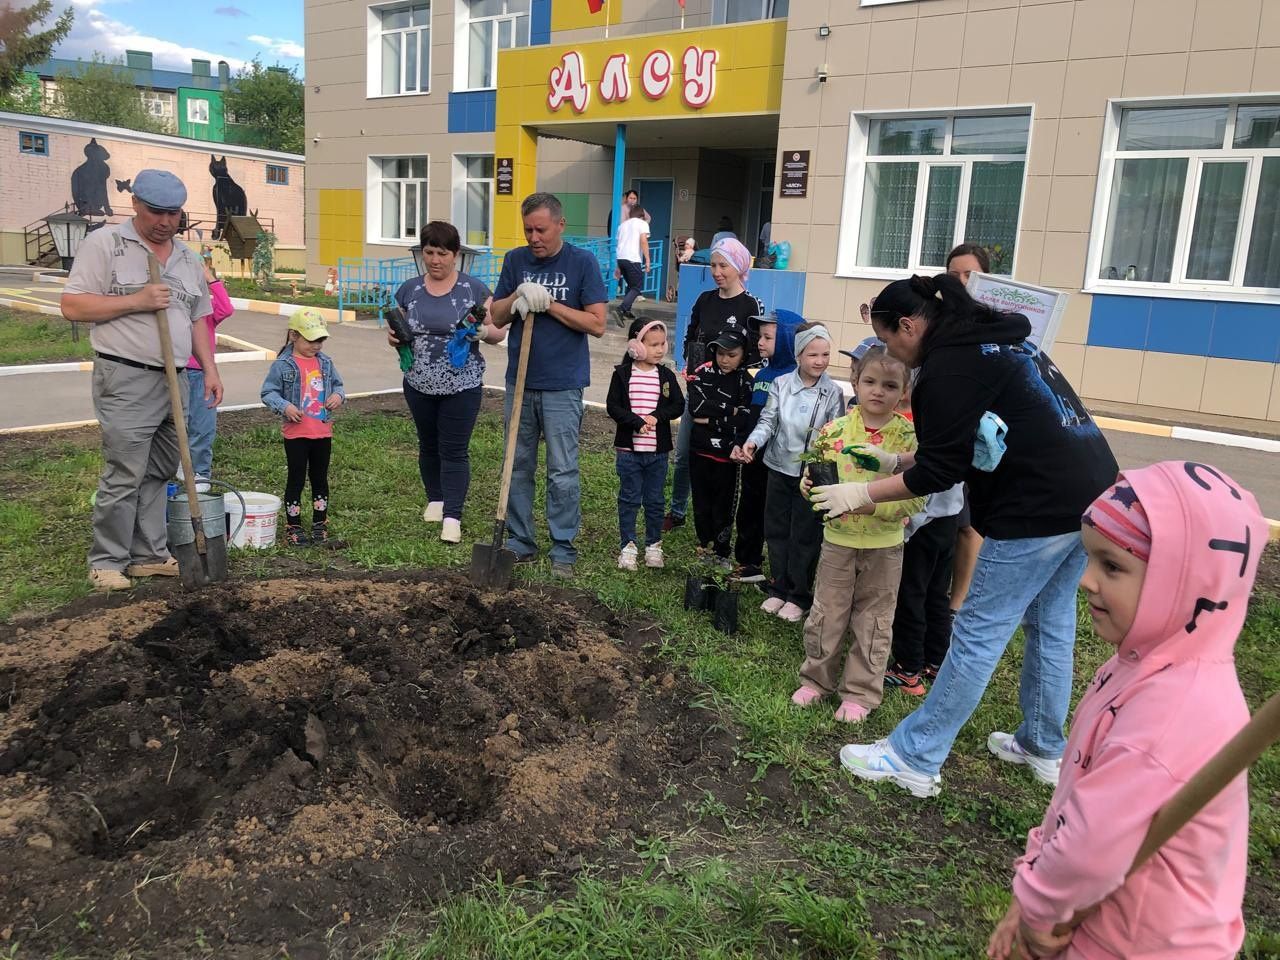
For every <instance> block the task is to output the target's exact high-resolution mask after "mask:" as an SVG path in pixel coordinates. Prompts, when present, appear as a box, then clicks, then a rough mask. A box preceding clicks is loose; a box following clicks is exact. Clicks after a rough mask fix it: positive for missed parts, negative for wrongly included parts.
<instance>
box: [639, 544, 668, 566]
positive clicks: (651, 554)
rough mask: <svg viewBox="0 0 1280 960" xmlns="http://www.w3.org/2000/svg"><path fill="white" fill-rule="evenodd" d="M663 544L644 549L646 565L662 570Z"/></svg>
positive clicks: (651, 545) (650, 545)
mask: <svg viewBox="0 0 1280 960" xmlns="http://www.w3.org/2000/svg"><path fill="white" fill-rule="evenodd" d="M663 563H664V561H663V559H662V544H660V543H651V544H649V546H647V547H645V548H644V565H645V566H646V567H650V568H652V569H654V570H661V569H662V566H663Z"/></svg>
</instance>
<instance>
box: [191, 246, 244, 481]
mask: <svg viewBox="0 0 1280 960" xmlns="http://www.w3.org/2000/svg"><path fill="white" fill-rule="evenodd" d="M204 275H205V279H206V280H208V281H209V298H210V299H211V300H212V301H213V313H211V314H209V315H208V316H207V317H204V318H202V319H201V320H197V321H196V324H195V326H194V327H193V328H192V330H191V335H192V336H193V337H208V338H209V346H210V347H216V346H217V343H216V341H217V327H218V324H220V323H221V322H222V321H223V320H225V319H227V317H229V316H231V314H233V313H235V307H234V306H232V304H231V298H230V297H229V296H227V288H226V287H224V286H223V285H222V281H221V280H219V279H218V277H217V274H215V273H214V272H213V269H212V268H211V267H210V266H209V264H208V262H206V263H205V266H204ZM217 432H218V411H217V410H216V409H215V408H213V407H210V406H209V405H208V404H207V403H206V402H205V399H204V371H203V370H201V369H200V361H199V360H197V359H196V358H195V355H194V354H192V356H190V357H188V358H187V442H188V443H190V444H191V466H192V468H193V469H194V470H195V472H196V477H197V478H198V479H200V480H207V479H208V478H209V476H210V472H211V471H212V470H213V438H214V436H215V435H216V434H217Z"/></svg>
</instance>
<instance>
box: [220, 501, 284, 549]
mask: <svg viewBox="0 0 1280 960" xmlns="http://www.w3.org/2000/svg"><path fill="white" fill-rule="evenodd" d="M240 496H242V497H244V507H245V510H244V524H243V525H241V526H240V530H239V531H238V532H237V533H236V535H235V536H234V537H232V538H231V545H232V546H233V547H248V548H251V549H253V550H263V549H265V548H266V547H270V546H274V545H275V542H276V517H278V516H279V514H280V498H279V497H276V496H272V495H271V494H269V493H252V492H250V491H244V492H242V493H241V494H240ZM224 502H225V503H226V506H227V523H228V529H229V530H235V529H236V526H237V525H238V524H240V499H239V498H238V497H237V496H236V495H235V494H234V493H228V494H227V495H226V497H225V500H224Z"/></svg>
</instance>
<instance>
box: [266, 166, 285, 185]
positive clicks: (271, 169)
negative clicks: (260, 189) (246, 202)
mask: <svg viewBox="0 0 1280 960" xmlns="http://www.w3.org/2000/svg"><path fill="white" fill-rule="evenodd" d="M267 183H271V184H275V185H276V186H280V187H287V186H288V185H289V168H288V167H284V166H280V165H279V164H275V163H268V164H267Z"/></svg>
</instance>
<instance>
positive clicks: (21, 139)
mask: <svg viewBox="0 0 1280 960" xmlns="http://www.w3.org/2000/svg"><path fill="white" fill-rule="evenodd" d="M18 152H19V153H29V154H31V155H32V156H33V157H47V156H48V155H49V135H48V134H46V133H27V132H26V131H25V130H20V131H18Z"/></svg>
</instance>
